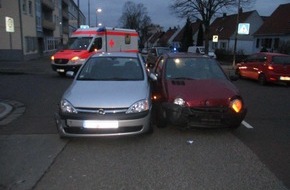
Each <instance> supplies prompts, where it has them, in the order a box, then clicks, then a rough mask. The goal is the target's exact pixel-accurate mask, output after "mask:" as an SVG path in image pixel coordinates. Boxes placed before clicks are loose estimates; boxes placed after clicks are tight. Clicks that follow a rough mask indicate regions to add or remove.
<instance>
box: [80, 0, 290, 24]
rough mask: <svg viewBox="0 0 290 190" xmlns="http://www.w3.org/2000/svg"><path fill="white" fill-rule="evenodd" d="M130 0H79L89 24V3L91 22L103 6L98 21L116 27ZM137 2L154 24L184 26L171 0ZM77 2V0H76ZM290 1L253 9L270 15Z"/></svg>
mask: <svg viewBox="0 0 290 190" xmlns="http://www.w3.org/2000/svg"><path fill="white" fill-rule="evenodd" d="M127 1H128V0H79V2H80V9H81V10H82V12H83V13H84V15H85V17H86V18H87V24H88V5H89V4H90V13H91V14H90V15H91V17H90V24H91V25H94V26H95V25H96V8H101V9H102V12H101V13H98V14H97V17H98V22H101V23H102V24H103V25H104V26H109V27H116V26H117V25H118V20H119V18H120V17H121V15H122V9H123V6H124V4H125V2H127ZM130 1H132V2H134V3H136V4H138V3H143V4H144V6H145V7H146V8H147V11H148V15H149V17H150V18H151V20H152V22H153V23H154V24H159V25H160V26H163V27H164V29H165V30H167V29H168V28H169V27H174V26H180V27H183V26H184V24H185V19H179V18H177V17H176V15H174V14H172V13H170V11H169V8H168V7H169V4H170V3H172V1H171V0H145V1H144V0H143V1H142V0H130ZM75 2H76V4H77V2H78V1H77V0H75ZM285 3H290V0H256V3H255V4H254V6H253V8H252V9H251V10H257V11H258V13H259V14H260V15H261V16H270V15H271V14H272V12H273V11H274V10H275V9H276V8H277V7H278V6H279V5H280V4H285Z"/></svg>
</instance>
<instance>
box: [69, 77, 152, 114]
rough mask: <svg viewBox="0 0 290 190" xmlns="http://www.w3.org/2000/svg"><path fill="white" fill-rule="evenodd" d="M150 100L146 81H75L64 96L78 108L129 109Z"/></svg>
mask: <svg viewBox="0 0 290 190" xmlns="http://www.w3.org/2000/svg"><path fill="white" fill-rule="evenodd" d="M148 98H149V84H148V83H146V82H145V81H74V82H73V83H72V85H71V86H70V87H69V88H68V89H67V91H66V92H65V94H64V96H63V99H66V100H68V101H69V102H70V103H71V104H72V105H73V106H74V107H76V108H77V107H79V108H80V107H82V108H128V107H130V106H131V105H132V104H133V103H135V102H137V101H139V100H142V99H148ZM149 99H150V98H149Z"/></svg>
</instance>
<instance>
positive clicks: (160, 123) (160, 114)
mask: <svg viewBox="0 0 290 190" xmlns="http://www.w3.org/2000/svg"><path fill="white" fill-rule="evenodd" d="M156 120H157V121H156V125H157V127H158V128H165V127H166V126H167V121H166V111H165V110H164V109H163V108H162V106H161V105H159V106H158V110H157V118H156Z"/></svg>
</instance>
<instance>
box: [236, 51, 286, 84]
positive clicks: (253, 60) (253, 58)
mask: <svg viewBox="0 0 290 190" xmlns="http://www.w3.org/2000/svg"><path fill="white" fill-rule="evenodd" d="M236 74H237V75H239V76H240V77H243V78H249V79H254V80H258V81H259V83H260V84H262V85H265V84H267V83H275V82H283V83H287V84H290V55H286V54H280V53H270V52H260V53H256V54H253V55H250V56H249V57H248V58H247V59H246V60H245V61H243V62H241V63H238V64H237V67H236Z"/></svg>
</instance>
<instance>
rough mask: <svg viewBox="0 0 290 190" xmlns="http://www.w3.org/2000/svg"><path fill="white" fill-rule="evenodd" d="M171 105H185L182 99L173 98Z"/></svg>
mask: <svg viewBox="0 0 290 190" xmlns="http://www.w3.org/2000/svg"><path fill="white" fill-rule="evenodd" d="M173 103H174V104H177V105H180V106H184V105H185V101H184V100H183V99H182V98H175V99H174V101H173Z"/></svg>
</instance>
